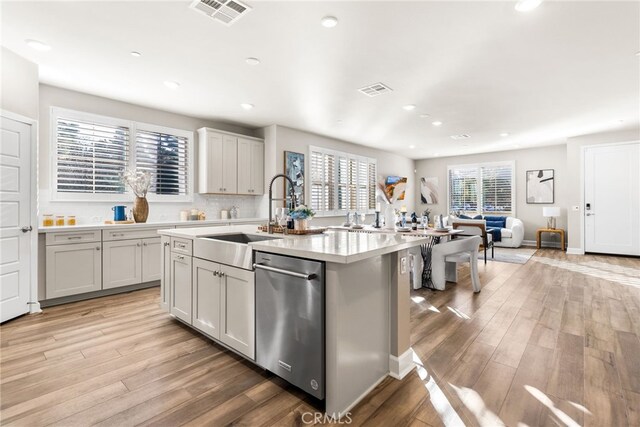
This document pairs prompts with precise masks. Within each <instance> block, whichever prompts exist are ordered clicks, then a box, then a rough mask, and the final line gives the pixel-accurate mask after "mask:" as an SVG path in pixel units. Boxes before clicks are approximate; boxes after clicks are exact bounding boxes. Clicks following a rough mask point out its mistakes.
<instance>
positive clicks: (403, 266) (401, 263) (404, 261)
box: [400, 256, 407, 274]
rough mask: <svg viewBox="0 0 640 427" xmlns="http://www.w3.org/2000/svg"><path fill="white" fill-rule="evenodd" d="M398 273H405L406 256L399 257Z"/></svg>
mask: <svg viewBox="0 0 640 427" xmlns="http://www.w3.org/2000/svg"><path fill="white" fill-rule="evenodd" d="M400 274H407V257H406V256H403V257H402V258H400Z"/></svg>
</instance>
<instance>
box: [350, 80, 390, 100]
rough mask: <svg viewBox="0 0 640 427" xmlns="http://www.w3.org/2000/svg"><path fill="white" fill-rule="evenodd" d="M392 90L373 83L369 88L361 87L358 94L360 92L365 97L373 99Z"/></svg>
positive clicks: (383, 85) (381, 84)
mask: <svg viewBox="0 0 640 427" xmlns="http://www.w3.org/2000/svg"><path fill="white" fill-rule="evenodd" d="M392 90H393V89H391V88H390V87H389V86H387V85H385V84H383V83H374V84H372V85H369V86H365V87H361V88H360V89H358V92H362V93H364V94H365V95H367V96H370V97H374V96H378V95H382V94H383V93H388V92H391V91H392Z"/></svg>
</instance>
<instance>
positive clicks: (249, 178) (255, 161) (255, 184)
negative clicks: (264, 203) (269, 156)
mask: <svg viewBox="0 0 640 427" xmlns="http://www.w3.org/2000/svg"><path fill="white" fill-rule="evenodd" d="M238 194H249V195H260V194H264V143H262V142H260V141H255V140H251V139H245V138H238Z"/></svg>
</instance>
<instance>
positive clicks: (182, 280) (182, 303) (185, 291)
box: [169, 253, 192, 324]
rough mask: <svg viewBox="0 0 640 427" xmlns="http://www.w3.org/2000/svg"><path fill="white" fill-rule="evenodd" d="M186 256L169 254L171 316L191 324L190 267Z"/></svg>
mask: <svg viewBox="0 0 640 427" xmlns="http://www.w3.org/2000/svg"><path fill="white" fill-rule="evenodd" d="M191 263H192V258H191V257H190V256H187V255H180V254H174V253H172V254H171V296H170V298H169V299H170V303H171V311H170V312H171V314H173V315H174V316H176V317H177V318H178V319H180V320H182V321H184V322H187V323H188V324H191V267H192V265H191Z"/></svg>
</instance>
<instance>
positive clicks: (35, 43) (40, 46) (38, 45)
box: [25, 39, 51, 52]
mask: <svg viewBox="0 0 640 427" xmlns="http://www.w3.org/2000/svg"><path fill="white" fill-rule="evenodd" d="M25 42H26V43H27V46H29V47H30V48H31V49H35V50H39V51H41V52H46V51H48V50H51V46H49V45H48V44H46V43H44V42H41V41H39V40H32V39H28V40H25Z"/></svg>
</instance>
